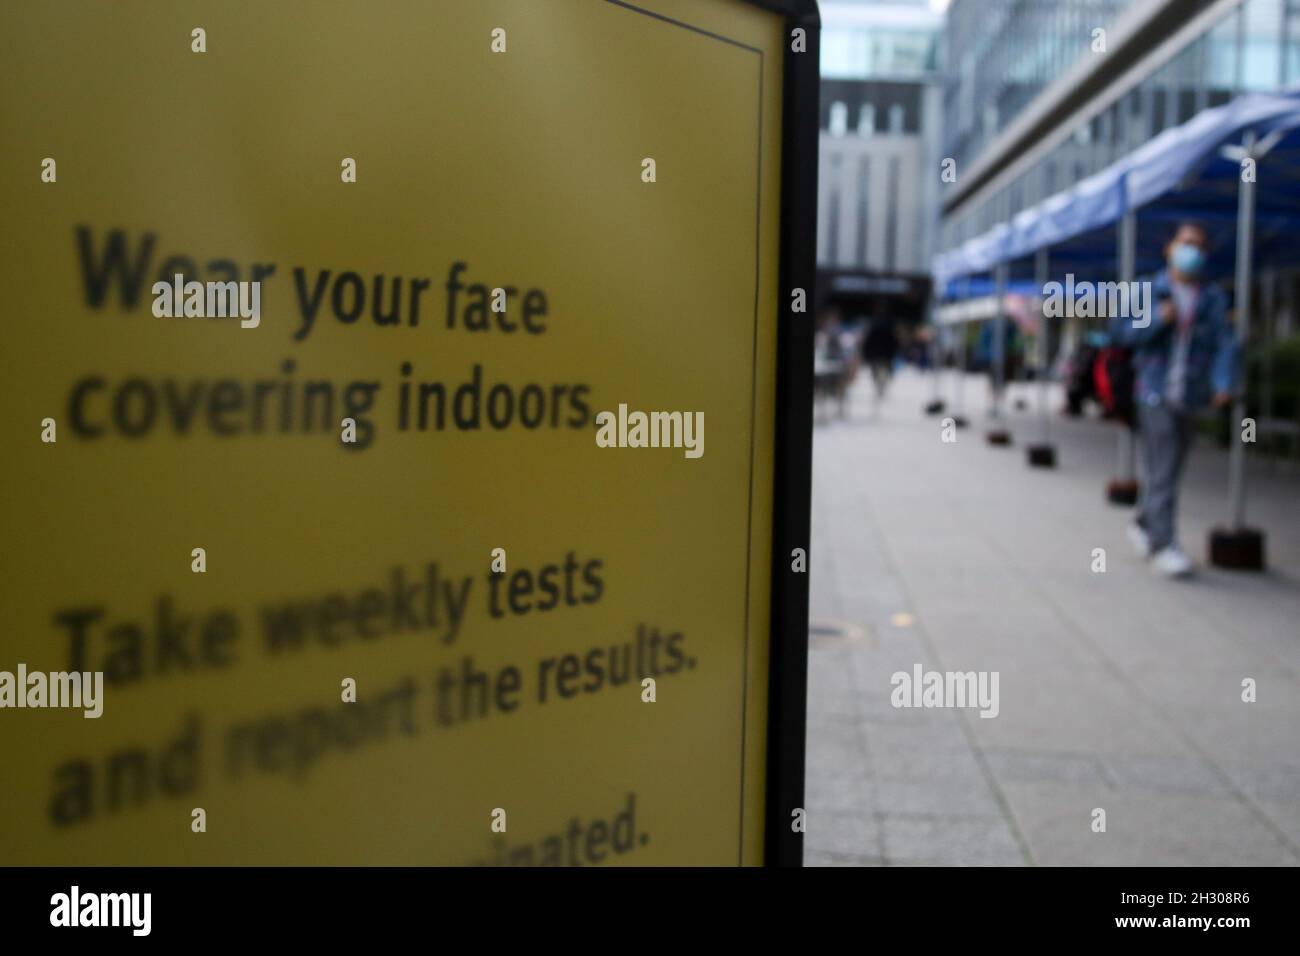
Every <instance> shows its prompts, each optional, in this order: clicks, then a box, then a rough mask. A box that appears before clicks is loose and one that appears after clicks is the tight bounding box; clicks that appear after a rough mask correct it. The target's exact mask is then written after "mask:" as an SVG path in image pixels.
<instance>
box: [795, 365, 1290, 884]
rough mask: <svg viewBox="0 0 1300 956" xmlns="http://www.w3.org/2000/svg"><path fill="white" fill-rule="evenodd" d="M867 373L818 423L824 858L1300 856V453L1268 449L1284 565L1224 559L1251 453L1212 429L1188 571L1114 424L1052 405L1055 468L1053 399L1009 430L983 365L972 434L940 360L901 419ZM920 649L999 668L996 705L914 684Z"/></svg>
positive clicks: (1198, 453)
mask: <svg viewBox="0 0 1300 956" xmlns="http://www.w3.org/2000/svg"><path fill="white" fill-rule="evenodd" d="M864 386H865V383H864V382H860V383H859V385H858V386H857V387H856V388H855V390H854V393H853V404H852V408H851V412H850V418H849V419H848V420H847V421H833V422H819V424H818V425H817V428H816V432H815V438H814V466H813V471H814V475H813V518H812V523H813V534H812V544H811V567H810V572H811V575H812V577H811V588H812V620H813V625H814V632H813V636H812V638H811V652H810V677H809V685H810V686H809V715H808V722H809V724H808V783H807V797H806V803H807V809H808V833H807V837H806V858H805V862H806V863H807V864H809V865H849V866H852V865H864V864H866V865H871V864H875V865H892V864H961V865H982V864H1005V865H1063V864H1064V865H1099V864H1120V865H1128V864H1133V865H1138V864H1144V865H1190V864H1196V865H1295V864H1297V863H1300V473H1298V472H1297V469H1296V466H1295V465H1294V464H1293V463H1290V464H1288V463H1284V464H1282V465H1279V466H1277V467H1276V468H1272V469H1270V468H1268V467H1264V466H1257V465H1256V464H1255V463H1252V467H1251V471H1250V478H1249V480H1248V488H1249V494H1250V497H1249V506H1248V517H1249V519H1250V521H1251V523H1252V524H1255V525H1257V526H1261V527H1264V528H1265V529H1266V530H1267V532H1268V543H1267V549H1268V560H1269V564H1270V570H1269V572H1268V573H1266V574H1264V575H1250V574H1244V573H1229V572H1221V571H1216V570H1209V569H1206V568H1205V567H1204V561H1205V549H1206V544H1205V541H1206V532H1207V529H1208V528H1209V527H1210V526H1212V525H1214V524H1218V523H1222V521H1223V520H1224V518H1225V515H1226V510H1227V505H1226V488H1227V463H1226V457H1225V453H1224V452H1222V451H1220V450H1218V449H1215V448H1213V447H1210V446H1209V443H1199V444H1198V446H1197V447H1196V449H1195V451H1194V452H1193V455H1192V459H1191V462H1190V465H1189V468H1190V474H1189V480H1188V481H1187V482H1186V484H1185V486H1184V499H1183V503H1182V507H1181V528H1180V531H1181V536H1182V539H1183V543H1184V546H1185V548H1186V549H1187V551H1188V553H1189V554H1190V555H1191V556H1192V557H1193V559H1195V560H1196V561H1197V562H1198V565H1200V566H1199V567H1198V570H1197V574H1196V576H1195V577H1194V578H1193V579H1191V580H1189V581H1183V582H1170V581H1167V580H1164V579H1163V578H1161V577H1159V576H1158V575H1156V574H1155V573H1154V572H1153V571H1152V570H1151V569H1150V568H1148V567H1146V566H1145V565H1144V563H1143V562H1141V561H1139V560H1138V559H1137V557H1136V556H1135V555H1134V554H1133V552H1132V550H1131V549H1130V547H1129V544H1128V541H1127V538H1126V537H1125V533H1124V528H1125V524H1126V522H1127V520H1128V516H1129V514H1130V511H1129V509H1124V508H1117V507H1115V506H1112V505H1108V504H1107V503H1106V502H1105V500H1104V486H1105V482H1106V480H1107V479H1108V478H1109V477H1111V473H1112V471H1113V469H1114V466H1115V447H1116V437H1115V432H1114V430H1113V428H1112V427H1111V426H1108V425H1105V424H1103V423H1100V422H1097V421H1078V420H1076V421H1067V420H1064V419H1062V418H1060V417H1059V416H1057V415H1055V414H1053V417H1052V419H1051V428H1052V440H1053V441H1054V442H1055V443H1056V446H1057V454H1058V459H1059V466H1058V468H1057V469H1056V470H1054V471H1041V470H1036V469H1030V468H1029V467H1028V465H1027V464H1026V462H1025V452H1024V445H1025V443H1026V442H1027V441H1033V440H1035V438H1036V434H1037V432H1036V428H1037V420H1036V417H1035V416H1034V414H1033V412H1032V411H1024V412H1015V411H1012V412H1010V413H1009V415H1008V417H1007V422H1008V424H1009V427H1010V429H1011V431H1012V432H1013V433H1014V435H1015V444H1014V445H1013V446H1011V447H1010V448H998V447H993V446H989V445H987V444H986V443H985V441H984V431H985V428H986V425H987V420H986V419H985V417H984V414H983V412H984V408H985V394H986V392H985V385H984V380H983V379H982V378H978V379H977V378H975V377H971V378H970V379H969V380H968V381H967V383H966V387H965V407H966V413H967V415H968V417H969V418H970V421H971V427H970V428H967V429H965V430H963V431H960V432H958V435H959V438H958V441H957V442H956V443H955V444H944V443H943V442H941V441H940V428H941V425H940V419H939V418H938V417H933V418H931V417H927V416H925V415H923V414H922V412H921V407H922V405H923V404H924V403H925V401H926V400H927V399H928V398H929V397H930V391H929V389H930V386H929V384H928V382H927V381H924V380H923V379H922V378H921V376H920V375H919V374H918V373H916V372H909V373H904V374H903V375H901V376H900V377H898V378H897V379H896V380H895V383H894V387H893V389H892V390H891V393H890V395H889V397H888V399H887V400H886V402H885V404H884V406H883V408H882V409H881V410H880V414H879V417H875V416H874V415H873V411H872V405H871V401H870V398H869V397H868V392H867V390H866V389H865V387H864ZM945 390H946V391H947V394H946V395H945V397H946V398H949V399H951V375H949V376H948V381H946V382H945ZM1018 395H1023V396H1025V397H1027V398H1029V399H1030V406H1029V407H1030V409H1031V410H1032V409H1033V408H1034V407H1035V406H1034V404H1033V396H1032V394H1031V393H1030V392H1029V391H1028V388H1027V387H1026V386H1016V388H1015V389H1013V397H1015V396H1018ZM1059 404H1060V402H1059V399H1058V398H1055V397H1054V398H1053V399H1052V403H1051V408H1052V409H1053V410H1055V409H1056V408H1057V407H1059ZM1094 548H1104V549H1105V552H1106V563H1107V565H1106V567H1107V569H1106V572H1105V573H1094V572H1093V571H1092V570H1091V565H1092V563H1093V549H1094ZM828 623H829V624H831V625H834V626H832V627H827V628H823V627H822V626H821V625H823V624H828ZM837 630H838V631H839V633H835V631H837ZM915 664H921V665H922V666H923V668H924V670H927V671H930V670H935V671H981V670H984V671H997V672H998V673H999V691H1000V694H999V697H1000V712H999V714H998V716H997V717H995V718H992V719H984V718H981V717H980V716H979V712H978V710H974V709H921V708H911V709H904V708H895V707H893V706H891V703H890V695H891V691H892V689H893V688H892V687H891V684H890V677H891V675H892V674H893V673H894V672H896V671H905V672H908V673H910V672H911V671H912V669H913V666H914V665H915ZM1247 677H1249V678H1253V679H1254V680H1255V681H1256V682H1257V688H1258V690H1257V693H1258V700H1257V702H1255V703H1245V702H1243V701H1242V699H1241V698H1242V681H1243V679H1244V678H1247ZM1094 808H1102V809H1104V810H1105V814H1106V821H1105V822H1106V831H1105V832H1104V833H1094V832H1093V830H1092V822H1093V810H1094Z"/></svg>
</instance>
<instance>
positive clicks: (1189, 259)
mask: <svg viewBox="0 0 1300 956" xmlns="http://www.w3.org/2000/svg"><path fill="white" fill-rule="evenodd" d="M1169 262H1170V265H1172V266H1173V267H1174V268H1175V269H1177V270H1178V271H1179V272H1181V273H1182V274H1183V275H1188V276H1194V275H1197V274H1198V273H1200V271H1201V269H1202V268H1203V267H1204V265H1205V253H1204V252H1202V251H1201V247H1200V246H1194V245H1192V244H1191V243H1189V242H1181V243H1179V244H1178V245H1176V246H1174V251H1173V255H1171V256H1170V257H1169Z"/></svg>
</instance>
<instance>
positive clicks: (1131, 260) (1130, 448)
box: [1119, 209, 1155, 479]
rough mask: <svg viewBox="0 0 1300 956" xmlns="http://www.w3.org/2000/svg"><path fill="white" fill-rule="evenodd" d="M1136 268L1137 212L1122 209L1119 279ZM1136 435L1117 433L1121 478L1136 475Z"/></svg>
mask: <svg viewBox="0 0 1300 956" xmlns="http://www.w3.org/2000/svg"><path fill="white" fill-rule="evenodd" d="M1136 270H1137V213H1136V212H1135V211H1134V210H1132V209H1126V210H1124V215H1123V216H1121V217H1120V220H1119V280H1120V282H1124V283H1128V282H1132V281H1133V273H1134V272H1135V271H1136ZM1147 319H1148V320H1149V321H1155V316H1147ZM1135 442H1136V436H1135V433H1134V431H1133V429H1132V428H1123V429H1121V430H1120V433H1119V474H1120V477H1121V478H1125V479H1132V478H1134V477H1136V470H1137V469H1136V459H1137V455H1136V454H1134V452H1135V451H1136V449H1135V448H1134V444H1135Z"/></svg>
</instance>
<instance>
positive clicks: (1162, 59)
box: [806, 0, 1300, 865]
mask: <svg viewBox="0 0 1300 956" xmlns="http://www.w3.org/2000/svg"><path fill="white" fill-rule="evenodd" d="M821 12H822V21H823V33H822V40H821V54H820V55H821V76H822V95H821V107H820V112H821V119H820V127H821V132H820V138H821V142H820V169H819V187H818V189H819V196H818V202H819V208H818V236H817V265H818V271H817V296H816V302H817V310H818V330H819V331H818V337H817V343H818V344H817V349H818V353H817V375H816V379H817V412H816V416H817V418H816V420H817V426H816V432H815V438H814V458H815V464H814V499H813V541H812V549H811V554H812V566H811V569H810V570H811V572H812V577H811V587H812V607H811V615H812V622H811V647H812V649H811V654H810V684H809V710H810V712H809V729H808V786H807V798H806V799H807V803H808V810H809V830H808V835H807V841H806V862H808V863H809V864H813V865H893V864H936V863H938V864H958V865H985V864H994V865H1060V864H1068V865H1100V864H1121V865H1125V864H1140V865H1193V864H1194V865H1295V864H1296V863H1298V862H1300V743H1298V742H1297V735H1296V733H1295V731H1296V729H1297V728H1298V727H1300V693H1297V691H1298V690H1300V626H1297V623H1296V622H1297V620H1300V521H1298V520H1297V518H1296V511H1295V503H1296V502H1297V501H1298V500H1300V497H1298V493H1300V332H1298V330H1297V327H1296V302H1297V279H1298V278H1300V272H1298V271H1297V270H1298V267H1300V244H1297V243H1295V242H1294V241H1292V238H1291V237H1292V236H1294V235H1295V234H1296V228H1297V226H1300V152H1298V150H1300V133H1298V132H1297V129H1300V2H1293V0H1244V2H1238V0H893V2H888V0H872V2H867V0H862V2H858V0H822V2H821ZM1189 220H1193V221H1195V222H1196V223H1198V224H1199V229H1200V233H1201V236H1202V239H1203V242H1200V244H1201V245H1202V246H1203V252H1204V265H1203V267H1202V268H1201V269H1200V272H1199V278H1200V280H1201V284H1202V286H1203V287H1204V288H1205V289H1212V290H1214V291H1213V292H1212V293H1205V294H1206V295H1212V296H1220V295H1221V297H1222V301H1223V302H1224V303H1226V305H1225V307H1224V310H1223V320H1224V321H1225V322H1226V323H1228V325H1227V326H1226V328H1227V329H1228V333H1227V334H1228V335H1229V336H1231V337H1235V339H1236V341H1237V342H1238V343H1239V344H1240V353H1239V354H1240V356H1241V359H1240V368H1241V370H1242V372H1243V373H1244V374H1243V376H1241V377H1239V381H1243V382H1244V387H1242V388H1241V389H1239V394H1238V395H1237V397H1236V403H1235V405H1226V406H1225V407H1210V406H1208V405H1207V407H1206V408H1205V409H1204V410H1203V413H1202V414H1199V415H1196V416H1194V419H1193V424H1192V428H1193V432H1194V434H1193V435H1192V438H1191V442H1190V451H1189V453H1188V454H1187V458H1186V464H1185V467H1184V469H1183V472H1182V480H1181V482H1180V483H1178V484H1177V485H1176V488H1177V499H1176V501H1177V504H1176V512H1177V516H1178V526H1177V536H1178V540H1180V541H1181V544H1182V550H1183V551H1184V552H1185V554H1186V556H1187V558H1188V559H1189V560H1190V563H1191V565H1192V568H1191V573H1190V574H1187V575H1179V576H1177V577H1176V578H1171V577H1169V576H1167V575H1166V574H1162V573H1160V565H1159V562H1148V561H1147V560H1145V559H1144V557H1143V556H1142V555H1141V554H1140V553H1136V552H1135V550H1134V542H1133V541H1131V537H1132V535H1131V530H1130V523H1131V522H1132V521H1133V519H1134V515H1135V508H1136V506H1137V503H1138V502H1140V501H1141V497H1142V494H1143V485H1144V482H1145V481H1146V478H1147V477H1148V476H1147V474H1146V472H1147V465H1146V464H1145V462H1146V460H1147V459H1146V458H1145V452H1144V451H1143V446H1142V443H1141V439H1140V437H1139V434H1138V433H1137V432H1136V431H1135V429H1134V427H1133V426H1134V425H1135V423H1136V420H1137V418H1138V417H1139V416H1138V413H1137V411H1136V410H1135V408H1134V400H1133V397H1132V396H1133V391H1134V379H1135V378H1136V377H1138V376H1139V375H1140V374H1141V369H1140V368H1138V367H1136V366H1135V365H1134V359H1133V357H1132V353H1131V352H1129V351H1128V350H1126V349H1125V348H1124V346H1125V345H1127V344H1131V343H1126V342H1125V341H1123V340H1122V339H1121V338H1120V337H1118V336H1117V334H1116V331H1115V330H1116V324H1115V323H1116V321H1117V320H1127V319H1130V318H1132V316H1130V315H1118V314H1115V312H1114V310H1113V309H1111V310H1109V311H1108V310H1107V309H1106V308H1104V307H1103V308H1100V309H1097V310H1094V311H1093V312H1092V314H1082V315H1080V314H1067V315H1049V316H1048V317H1047V318H1044V291H1045V288H1047V289H1050V288H1051V286H1050V284H1051V283H1062V284H1064V283H1067V282H1070V283H1074V282H1079V283H1084V284H1086V283H1108V282H1119V281H1124V282H1127V281H1130V280H1134V281H1139V282H1141V281H1147V280H1150V279H1152V278H1153V276H1154V275H1155V274H1156V273H1157V272H1159V271H1160V270H1161V269H1162V268H1163V267H1164V265H1165V258H1166V254H1167V253H1168V252H1169V250H1170V248H1171V247H1170V246H1169V241H1170V238H1171V236H1172V235H1173V233H1174V232H1175V230H1176V229H1177V228H1178V226H1179V224H1180V223H1184V222H1186V221H1189ZM1072 311H1073V310H1072ZM1157 322H1159V319H1157ZM1246 421H1248V422H1249V423H1250V424H1249V428H1248V427H1247V426H1246V425H1244V424H1243V422H1246ZM918 667H919V668H920V671H921V672H922V673H927V672H938V673H940V674H946V673H954V672H955V673H968V672H977V673H980V672H982V673H994V672H996V673H997V674H998V675H999V684H998V687H999V691H1000V702H999V707H998V712H997V715H996V716H995V717H990V718H987V719H986V718H984V717H981V715H980V712H979V711H978V710H977V709H971V708H958V707H898V706H894V704H893V703H891V692H892V691H893V690H894V684H893V683H892V681H893V676H894V675H895V674H898V673H900V672H901V673H907V674H909V675H910V674H912V673H914V669H915V668H918ZM1098 811H1102V812H1101V813H1100V814H1098Z"/></svg>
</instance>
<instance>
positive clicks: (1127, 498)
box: [1106, 478, 1138, 505]
mask: <svg viewBox="0 0 1300 956" xmlns="http://www.w3.org/2000/svg"><path fill="white" fill-rule="evenodd" d="M1106 500H1107V501H1109V502H1110V503H1111V504H1113V505H1135V504H1137V500H1138V483H1137V482H1136V481H1135V480H1134V479H1132V478H1116V479H1114V480H1113V481H1110V482H1108V483H1107V484H1106Z"/></svg>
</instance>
